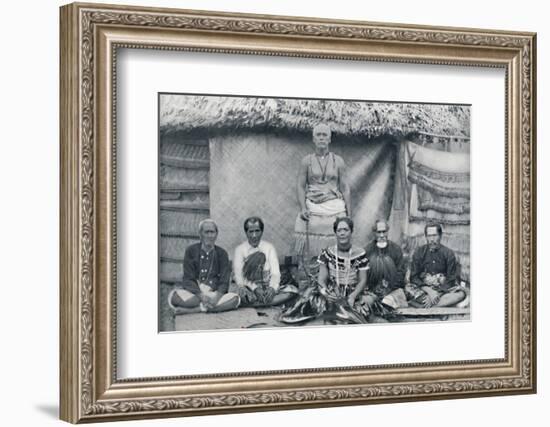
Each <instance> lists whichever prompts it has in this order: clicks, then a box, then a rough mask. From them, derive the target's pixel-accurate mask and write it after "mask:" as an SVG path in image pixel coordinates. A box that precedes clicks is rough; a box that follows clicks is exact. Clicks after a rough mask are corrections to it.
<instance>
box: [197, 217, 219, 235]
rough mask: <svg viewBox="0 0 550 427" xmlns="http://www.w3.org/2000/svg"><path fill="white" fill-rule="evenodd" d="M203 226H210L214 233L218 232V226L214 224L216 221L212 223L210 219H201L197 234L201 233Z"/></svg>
mask: <svg viewBox="0 0 550 427" xmlns="http://www.w3.org/2000/svg"><path fill="white" fill-rule="evenodd" d="M204 224H212V225H213V226H214V228H215V229H216V233H217V232H218V224H216V221H214V220H213V219H211V218H206V219H203V220H202V221H201V222H199V234H200V233H201V231H202V227H204Z"/></svg>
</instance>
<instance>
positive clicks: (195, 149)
mask: <svg viewBox="0 0 550 427" xmlns="http://www.w3.org/2000/svg"><path fill="white" fill-rule="evenodd" d="M188 142H190V141H187V140H184V139H182V140H177V141H174V140H170V138H167V137H164V138H163V140H162V141H161V145H160V154H161V155H163V156H169V157H177V158H180V159H187V160H209V158H210V153H209V151H208V141H206V140H204V141H203V142H202V145H195V144H193V143H191V144H188Z"/></svg>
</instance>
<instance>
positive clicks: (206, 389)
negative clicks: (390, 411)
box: [60, 3, 536, 423]
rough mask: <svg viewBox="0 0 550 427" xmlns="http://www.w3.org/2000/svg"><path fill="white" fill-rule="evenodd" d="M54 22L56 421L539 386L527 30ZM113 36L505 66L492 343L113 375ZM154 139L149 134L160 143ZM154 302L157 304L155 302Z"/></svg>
mask: <svg viewBox="0 0 550 427" xmlns="http://www.w3.org/2000/svg"><path fill="white" fill-rule="evenodd" d="M60 21H61V41H60V42H61V46H60V52H61V65H60V66H61V81H60V91H61V94H60V106H61V107H60V108H61V112H60V135H61V206H60V211H61V220H60V230H61V236H60V246H61V247H60V259H61V261H60V262H61V265H60V277H61V279H60V307H61V309H60V310H61V312H60V318H61V319H60V328H61V330H60V337H61V339H60V376H61V377H60V383H61V411H60V414H61V418H62V419H63V420H66V421H69V422H72V423H78V422H94V421H113V420H123V419H131V418H133V419H137V418H155V417H169V416H190V415H202V414H217V413H228V412H246V411H259V410H276V409H278V410H281V409H296V408H312V407H322V406H332V405H357V404H370V403H383V402H403V401H411V400H430V399H444V398H458V397H479V396H489V395H497V394H521V393H534V392H535V391H536V162H535V160H536V127H535V123H536V116H535V113H536V110H535V105H536V100H535V95H536V35H535V34H533V33H519V32H506V31H493V30H479V29H458V28H439V27H423V26H411V25H401V24H381V23H368V22H353V21H330V20H324V19H313V18H296V17H281V16H263V15H243V14H230V13H215V12H200V11H188V10H173V9H157V8H140V7H122V6H110V5H97V4H78V3H77V4H71V5H67V6H63V7H62V8H61V19H60ZM122 49H127V50H151V51H160V50H165V51H174V52H180V53H181V54H185V52H201V53H203V54H205V55H209V54H212V55H214V54H220V53H221V54H226V55H229V56H230V57H236V56H237V55H239V58H241V57H242V55H250V57H257V56H263V57H265V58H270V57H288V58H314V59H317V60H319V61H320V64H321V66H322V64H323V61H327V63H328V61H331V60H341V61H358V62H373V63H391V64H400V63H401V64H403V66H405V65H414V64H419V65H422V64H427V65H443V66H447V67H450V68H453V67H472V68H473V69H475V68H480V69H481V68H495V69H501V70H503V72H504V74H505V78H504V87H503V88H502V93H501V98H500V99H499V102H501V101H502V98H504V105H505V112H504V116H505V117H504V119H503V121H504V124H505V129H504V132H503V134H504V140H503V141H502V143H500V142H497V143H496V146H497V147H500V148H501V149H502V150H503V151H504V156H503V157H504V159H505V165H504V171H505V172H504V175H503V176H501V180H502V182H503V187H504V189H505V191H504V193H505V195H504V199H505V200H504V206H505V209H504V212H498V213H497V214H498V215H501V216H502V217H504V229H503V230H502V235H503V241H504V247H503V248H501V249H499V248H497V249H496V252H497V256H498V257H499V258H501V259H503V260H504V261H503V263H504V283H501V284H499V286H501V289H502V294H503V295H504V298H503V301H504V302H505V303H504V308H503V312H504V315H503V319H504V322H503V324H502V328H503V330H504V333H503V336H504V340H503V342H502V348H503V349H502V354H503V355H504V356H503V357H501V358H500V357H499V358H481V359H474V360H450V361H448V360H446V361H438V360H431V361H427V362H421V363H418V362H417V363H398V364H395V363H382V364H368V363H360V364H355V365H349V366H348V365H346V366H335V365H330V363H329V366H333V367H329V368H327V367H322V368H321V367H318V366H308V367H306V368H304V367H297V368H296V369H292V368H291V369H277V370H270V369H266V370H261V371H253V372H249V371H246V370H244V371H239V372H233V373H231V372H214V373H212V372H210V373H207V374H193V375H188V374H186V373H185V372H182V373H181V376H178V375H174V376H158V377H149V376H145V377H136V378H133V377H132V378H121V377H120V376H119V372H120V366H119V363H120V362H119V360H118V359H117V354H118V352H119V351H120V348H119V346H120V345H122V344H121V343H122V342H123V341H124V337H121V336H120V333H121V331H120V330H119V329H117V301H119V300H117V260H118V257H120V256H121V253H120V248H119V247H118V246H117V225H118V224H120V223H121V222H123V221H124V218H123V217H121V216H120V214H119V211H118V208H119V207H120V206H119V205H118V204H117V197H118V196H119V194H118V191H119V188H118V186H117V165H118V164H119V162H120V161H121V159H120V158H119V156H120V153H119V152H118V150H117V117H118V113H119V110H118V109H117V84H119V83H120V81H119V79H120V78H121V76H120V75H118V74H117V61H118V55H119V52H120V51H121V50H122ZM350 63H351V62H350ZM275 95H276V94H275ZM473 108H475V105H474V106H473ZM151 143H152V144H154V145H155V147H156V144H157V141H151ZM476 179H480V180H482V179H483V177H482V176H478V177H477V178H476ZM474 183H475V180H474ZM483 243H484V244H485V246H486V247H489V245H490V244H491V242H483ZM492 249H494V248H492ZM499 251H500V252H499ZM151 262H152V263H156V262H157V260H156V259H155V260H151ZM478 262H480V261H478ZM139 286H152V287H156V286H157V284H156V283H150V284H148V283H140V284H139ZM151 310H156V306H155V305H154V304H153V305H152V306H151ZM409 327H414V325H412V326H411V325H409ZM254 333H257V334H260V333H262V331H255V332H254ZM212 336H213V337H215V335H212Z"/></svg>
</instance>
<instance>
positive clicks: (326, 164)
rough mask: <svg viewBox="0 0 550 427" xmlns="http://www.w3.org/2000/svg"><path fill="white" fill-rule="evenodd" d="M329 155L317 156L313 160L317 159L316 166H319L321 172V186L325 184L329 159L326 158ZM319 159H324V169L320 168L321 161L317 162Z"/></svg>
mask: <svg viewBox="0 0 550 427" xmlns="http://www.w3.org/2000/svg"><path fill="white" fill-rule="evenodd" d="M329 154H330V153H326V154H325V155H324V156H318V155H317V154H316V155H315V158H316V159H317V164H318V165H319V169H320V170H321V179H320V180H319V182H320V183H321V184H326V182H327V167H328V161H329V158H328V155H329ZM320 157H323V158H325V157H326V160H325V166H324V167H323V166H321V160H319V158H320Z"/></svg>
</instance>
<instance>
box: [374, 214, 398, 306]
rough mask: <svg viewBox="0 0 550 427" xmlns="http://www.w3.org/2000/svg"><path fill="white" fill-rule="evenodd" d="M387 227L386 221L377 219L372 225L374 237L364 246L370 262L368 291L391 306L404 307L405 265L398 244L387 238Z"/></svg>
mask: <svg viewBox="0 0 550 427" xmlns="http://www.w3.org/2000/svg"><path fill="white" fill-rule="evenodd" d="M389 229H390V227H389V225H388V223H387V221H385V220H377V221H376V222H375V223H374V227H373V231H374V233H375V238H374V240H373V241H371V242H370V243H369V244H368V245H367V247H366V248H365V252H366V254H367V258H368V259H369V263H370V270H369V272H368V283H369V291H370V292H372V293H373V294H374V295H375V296H376V298H377V300H379V301H381V302H384V303H385V304H387V305H389V306H391V307H393V308H398V307H406V306H407V299H406V297H405V292H404V290H403V288H404V286H405V273H406V271H407V266H406V264H405V260H404V258H403V251H402V250H401V248H400V247H399V245H397V244H396V243H394V242H392V241H390V240H389V239H388V231H389Z"/></svg>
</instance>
